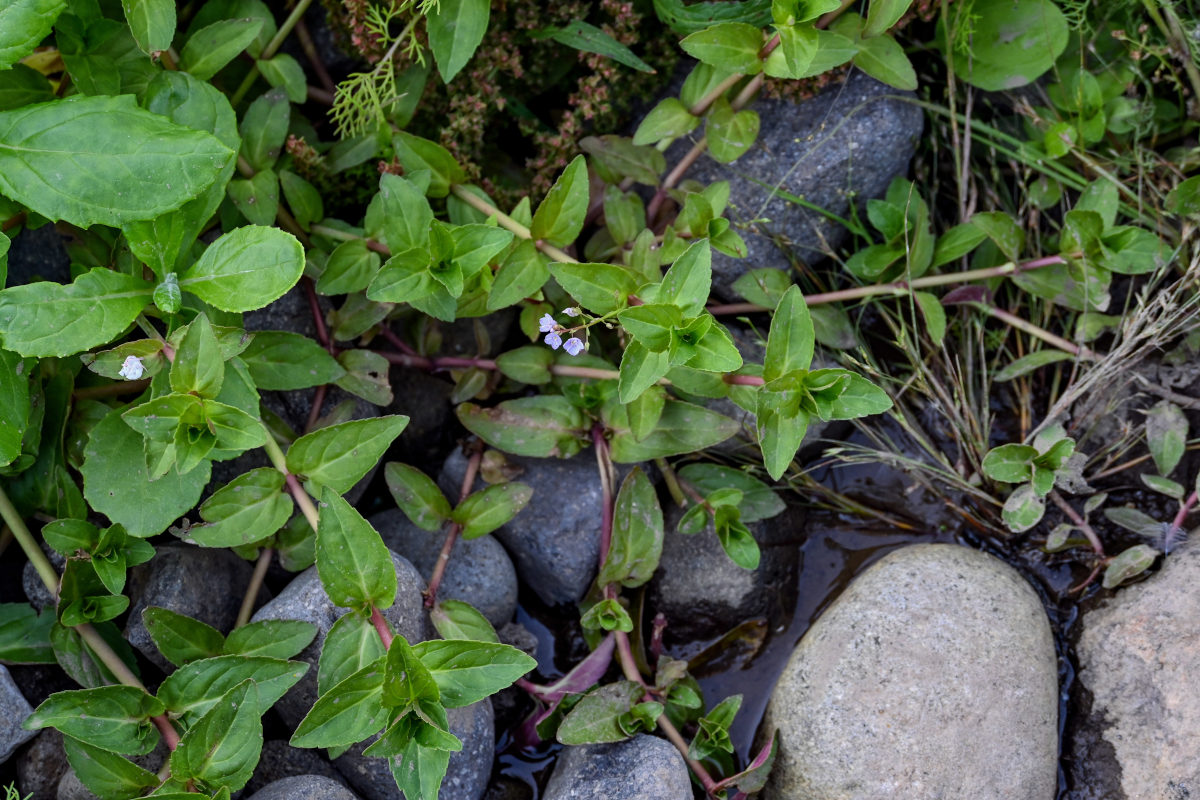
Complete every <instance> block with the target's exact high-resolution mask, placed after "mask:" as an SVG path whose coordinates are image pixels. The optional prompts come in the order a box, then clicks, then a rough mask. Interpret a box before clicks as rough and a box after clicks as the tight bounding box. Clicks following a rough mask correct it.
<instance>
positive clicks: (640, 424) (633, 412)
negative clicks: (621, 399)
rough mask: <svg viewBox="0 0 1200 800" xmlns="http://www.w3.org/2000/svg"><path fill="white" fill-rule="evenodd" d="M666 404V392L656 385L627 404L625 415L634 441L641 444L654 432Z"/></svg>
mask: <svg viewBox="0 0 1200 800" xmlns="http://www.w3.org/2000/svg"><path fill="white" fill-rule="evenodd" d="M685 369H686V368H685ZM666 402H667V392H666V390H665V389H663V387H661V386H658V385H654V386H649V387H647V388H646V391H644V392H642V393H641V394H639V395H638V396H637V397H635V398H634V399H633V400H631V401H629V402H628V403H626V405H625V413H626V415H627V416H628V417H629V430H630V431H631V432H632V433H633V438H634V439H636V440H637V441H639V442H640V441H642V440H644V439H645V438H646V437H647V436H649V435H650V434H651V433H653V432H654V429H655V428H656V427H658V421H659V420H660V419H662V412H663V408H664V407H665V405H666Z"/></svg>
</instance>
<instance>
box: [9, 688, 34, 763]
mask: <svg viewBox="0 0 1200 800" xmlns="http://www.w3.org/2000/svg"><path fill="white" fill-rule="evenodd" d="M32 713H33V706H31V705H29V703H28V702H27V701H26V700H25V697H24V695H22V694H21V691H20V690H19V689H18V688H17V685H16V684H15V683H13V679H12V676H11V675H9V674H8V668H7V667H5V666H4V665H2V664H0V764H3V763H4V762H5V761H8V759H9V757H10V756H11V755H12V754H13V752H15V751H16V749H17V748H18V747H20V746H21V745H23V744H25V742H28V741H29V740H30V739H32V738H33V737H34V736H37V731H27V730H25V729H24V728H22V727H21V723H23V722H24V721H25V718H26V717H28V716H29V715H30V714H32Z"/></svg>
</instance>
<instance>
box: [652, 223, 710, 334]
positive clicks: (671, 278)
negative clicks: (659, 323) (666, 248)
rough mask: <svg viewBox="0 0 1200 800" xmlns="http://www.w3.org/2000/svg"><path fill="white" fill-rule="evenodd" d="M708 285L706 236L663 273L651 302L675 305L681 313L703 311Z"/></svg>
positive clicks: (690, 315)
mask: <svg viewBox="0 0 1200 800" xmlns="http://www.w3.org/2000/svg"><path fill="white" fill-rule="evenodd" d="M711 287H712V249H711V248H710V247H709V244H708V240H707V239H701V240H700V241H698V242H695V243H693V244H692V245H691V246H690V247H688V249H687V250H684V251H683V255H681V256H680V257H679V258H677V259H675V263H674V264H672V265H671V268H670V269H668V270H667V274H666V275H664V276H663V279H662V283H661V284H659V287H658V291H657V293H656V294H655V298H654V299H655V301H656V302H659V303H670V304H672V305H674V306H678V308H679V310H680V312H681V313H682V314H683V316H684V317H685V318H686V317H694V316H696V315H697V314H700V313H701V312H703V311H704V304H705V303H707V302H708V293H709V290H710V288H711Z"/></svg>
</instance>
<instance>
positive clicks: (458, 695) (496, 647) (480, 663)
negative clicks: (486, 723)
mask: <svg viewBox="0 0 1200 800" xmlns="http://www.w3.org/2000/svg"><path fill="white" fill-rule="evenodd" d="M412 649H413V652H414V653H416V655H417V657H418V658H419V659H421V663H422V664H424V665H425V666H426V668H428V670H429V672H430V674H431V675H432V676H433V680H434V681H435V682H436V683H437V685H438V689H439V690H440V691H441V695H442V703H443V704H444V705H445V706H446V707H447V708H459V707H461V706H469V705H471V703H475V702H478V701H480V700H482V699H483V698H485V697H488V696H490V695H493V694H495V693H496V692H498V691H500V690H501V689H504V688H506V687H508V686H509V685H511V684H512V682H513V681H515V680H517V678H520V677H522V676H523V675H525V674H526V673H528V672H529V671H530V670H531V669H533V668H535V667H536V666H537V662H536V661H534V660H533V659H532V658H530V657H529V656H527V655H525V654H524V653H522V652H521V651H520V650H518V649H517V648H515V647H511V646H509V645H506V644H495V643H491V642H472V641H467V640H465V639H442V640H436V639H435V640H430V641H427V642H420V643H419V644H415V645H413V648H412Z"/></svg>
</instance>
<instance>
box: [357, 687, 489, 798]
mask: <svg viewBox="0 0 1200 800" xmlns="http://www.w3.org/2000/svg"><path fill="white" fill-rule="evenodd" d="M446 720H447V722H448V723H449V729H450V732H451V733H452V734H454V735H455V736H457V737H458V738H459V739H460V740H461V741H462V744H463V748H462V750H459V751H458V752H457V753H451V754H450V763H449V765H448V766H447V767H446V777H445V779H444V780H443V781H442V788H441V790H440V791H439V792H438V798H439V800H479V799H480V797H482V796H483V792H484V789H486V788H487V783H488V778H489V777H490V776H491V774H492V755H493V752H492V751H493V750H494V749H495V746H496V732H495V722H494V718H493V715H492V703H491V701H490V700H488V699H484V700H480V701H479V702H478V703H474V704H472V705H469V706H465V707H463V708H448V709H446ZM375 738H376V737H374V736H373V737H371V739H369V740H368V742H367V744H363V743H361V742H360V743H359V744H356V745H354V747H351V748H350V749H349V750H348V751H346V754H345V755H343V756H341V757H339V758H338V759H336V760H335V761H334V765H335V766H336V767H337V768H338V769H339V770H340V771H341V773H342V775H344V776H345V778H346V780H348V781H349V782H350V785H351V786H353V787H354V788H355V789H356V790H357V791H358V793H359V794H361V795H362V796H363V797H364V798H366V800H401V798H403V796H404V795H403V794H402V793H401V791H400V789H399V787H397V786H396V779H395V778H394V777H393V776H392V770H391V768H390V767H389V766H388V762H387V759H384V758H375V757H371V756H364V755H363V754H362V751H363V750H364V749H366V747H367V745H368V744H370V743H371V742H374V741H375Z"/></svg>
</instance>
